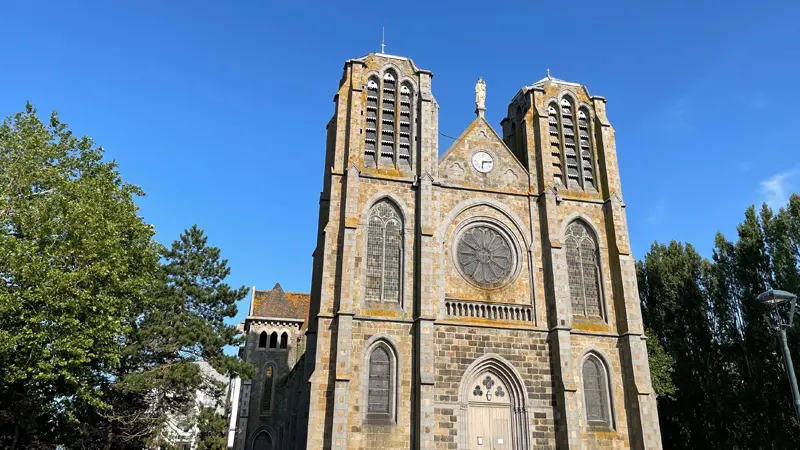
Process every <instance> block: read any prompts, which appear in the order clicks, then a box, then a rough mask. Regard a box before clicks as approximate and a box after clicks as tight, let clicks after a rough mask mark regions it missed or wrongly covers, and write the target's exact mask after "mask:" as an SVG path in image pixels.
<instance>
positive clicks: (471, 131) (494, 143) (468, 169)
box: [439, 117, 529, 192]
mask: <svg viewBox="0 0 800 450" xmlns="http://www.w3.org/2000/svg"><path fill="white" fill-rule="evenodd" d="M478 152H486V153H488V154H489V155H490V156H491V160H492V162H491V163H488V162H487V163H483V165H484V166H486V165H487V164H491V170H489V171H488V172H485V173H484V172H481V171H480V170H478V169H477V168H476V167H475V166H474V165H473V157H474V156H475V154H476V153H478ZM478 164H479V165H480V164H481V161H478ZM439 178H440V180H441V182H443V183H444V184H447V185H455V186H463V187H472V188H481V189H495V190H511V191H519V192H527V191H528V182H529V180H528V171H527V170H525V167H524V166H523V165H522V164H520V162H519V160H517V158H516V157H515V156H514V154H513V153H511V150H509V149H508V147H507V146H506V144H505V143H504V142H503V140H502V139H501V138H500V136H498V135H497V133H496V132H495V131H494V129H493V128H492V127H491V125H489V123H488V122H486V119H484V118H483V117H478V118H476V119H475V121H474V122H472V124H470V126H469V127H467V129H466V130H465V131H464V133H462V134H461V136H460V137H459V138H458V139H456V141H455V142H454V143H453V145H452V146H451V147H450V148H449V149H448V150H447V151H446V152H445V154H444V155H442V157H441V159H440V160H439Z"/></svg>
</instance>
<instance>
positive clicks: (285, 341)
mask: <svg viewBox="0 0 800 450" xmlns="http://www.w3.org/2000/svg"><path fill="white" fill-rule="evenodd" d="M288 344H289V335H288V334H286V332H285V331H284V332H283V334H281V348H286V346H287V345H288Z"/></svg>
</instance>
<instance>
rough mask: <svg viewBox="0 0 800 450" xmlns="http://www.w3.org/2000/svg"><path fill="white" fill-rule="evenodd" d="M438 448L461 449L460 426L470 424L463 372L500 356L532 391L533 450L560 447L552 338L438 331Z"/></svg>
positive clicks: (499, 332) (500, 331)
mask: <svg viewBox="0 0 800 450" xmlns="http://www.w3.org/2000/svg"><path fill="white" fill-rule="evenodd" d="M435 336H436V350H435V361H436V389H435V392H436V394H435V401H436V408H435V412H436V420H435V422H436V423H435V424H434V425H435V427H436V435H435V441H436V448H437V449H457V448H460V447H459V445H458V442H459V436H458V433H459V429H460V428H459V424H460V422H461V421H464V420H466V416H465V413H466V410H462V409H461V404H460V399H459V390H460V389H461V382H462V378H463V376H464V372H465V371H466V369H467V368H468V367H469V365H470V364H472V363H473V362H474V361H475V360H476V359H477V358H479V357H481V356H484V355H486V354H496V355H499V356H500V357H501V358H503V359H505V360H507V361H508V362H509V363H510V364H511V365H512V366H513V367H514V369H516V371H517V372H518V373H519V374H520V375H521V376H522V380H521V381H522V383H523V384H524V385H525V388H526V390H527V391H528V408H527V409H528V413H527V414H528V423H529V431H530V433H531V448H532V449H552V448H554V446H555V426H556V423H555V420H554V417H553V402H554V397H553V381H552V377H551V373H552V369H551V367H550V361H551V358H550V348H549V345H548V344H547V334H546V333H544V332H540V331H532V330H530V331H529V330H513V329H500V328H481V327H467V326H450V325H447V326H443V325H437V326H436V335H435Z"/></svg>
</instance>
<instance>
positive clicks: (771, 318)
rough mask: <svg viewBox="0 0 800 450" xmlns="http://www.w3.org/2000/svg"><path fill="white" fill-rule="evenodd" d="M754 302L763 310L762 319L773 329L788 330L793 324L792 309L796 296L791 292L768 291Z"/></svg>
mask: <svg viewBox="0 0 800 450" xmlns="http://www.w3.org/2000/svg"><path fill="white" fill-rule="evenodd" d="M756 300H757V301H758V302H759V303H760V304H761V305H762V306H763V308H764V318H765V319H766V320H767V323H768V324H769V325H770V326H771V327H773V328H775V329H781V328H788V327H791V326H792V323H793V322H794V309H795V303H796V302H797V296H796V295H794V294H792V293H791V292H786V291H781V290H778V289H770V290H768V291H766V292H762V293H761V294H759V295H758V297H756Z"/></svg>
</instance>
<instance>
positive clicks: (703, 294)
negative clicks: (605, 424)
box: [637, 195, 800, 449]
mask: <svg viewBox="0 0 800 450" xmlns="http://www.w3.org/2000/svg"><path fill="white" fill-rule="evenodd" d="M798 269H800V196H798V195H793V196H792V197H791V198H790V200H789V204H788V205H787V207H785V208H781V209H780V210H779V211H778V212H777V213H775V212H774V211H773V210H772V209H770V208H769V207H767V206H762V208H761V210H760V212H757V211H756V208H755V207H752V206H751V207H750V208H748V209H747V210H746V211H745V215H744V221H743V222H742V223H741V224H740V225H739V226H738V227H737V239H736V240H735V241H729V240H727V239H725V237H724V236H722V234H719V233H718V234H717V236H716V238H715V246H714V250H713V256H712V259H711V260H710V261H708V260H705V259H703V258H701V257H699V256H698V255H697V254H696V252H695V251H694V250H693V248H692V247H691V246H690V245H688V244H686V245H683V244H678V243H674V242H673V243H671V244H670V245H668V246H664V245H662V244H653V246H652V247H651V249H650V251H649V252H648V253H647V255H646V256H645V258H644V259H643V260H642V261H639V262H638V263H637V275H638V278H639V285H640V294H641V299H642V311H643V317H644V321H645V326H646V327H647V329H648V330H649V331H648V333H649V335H650V337H651V341H649V342H648V344H651V343H653V344H656V343H657V344H658V345H660V346H661V347H662V348H663V349H664V352H665V353H666V355H667V356H668V357H669V358H671V359H672V360H673V361H674V365H672V367H673V372H672V373H671V374H670V377H669V379H670V380H671V381H673V382H674V386H675V388H676V389H675V391H674V392H673V393H672V395H660V396H659V398H658V408H659V417H660V420H661V430H662V438H663V442H664V446H665V448H687V449H688V448H709V449H714V448H717V449H730V448H800V424H798V422H797V420H795V418H794V409H793V408H792V404H791V400H790V399H791V396H790V392H789V384H788V381H787V379H786V375H785V367H784V365H783V361H782V357H781V354H780V351H779V348H778V346H777V342H776V338H775V334H774V332H773V331H772V330H770V329H769V328H768V327H767V324H766V323H765V321H764V318H763V315H762V312H761V309H760V307H759V305H758V303H757V302H756V296H757V295H758V294H759V293H760V292H763V291H764V290H765V289H768V288H779V289H785V290H789V291H793V292H798V291H799V290H800V275H798V273H799V271H798ZM653 340H657V342H653ZM789 340H790V349H791V351H792V354H793V358H794V359H795V360H796V361H797V360H798V358H799V356H798V350H800V330H799V329H798V327H796V328H795V329H791V330H789ZM649 351H650V353H651V368H652V378H653V381H654V385H655V386H656V389H657V392H658V391H659V390H660V389H661V388H660V387H658V386H659V385H660V383H661V381H662V380H663V378H664V374H665V371H664V369H663V367H662V364H661V363H660V362H659V355H658V349H657V348H656V347H655V346H653V347H652V348H650V349H649ZM652 362H655V364H653V363H652ZM659 394H660V392H659Z"/></svg>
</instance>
